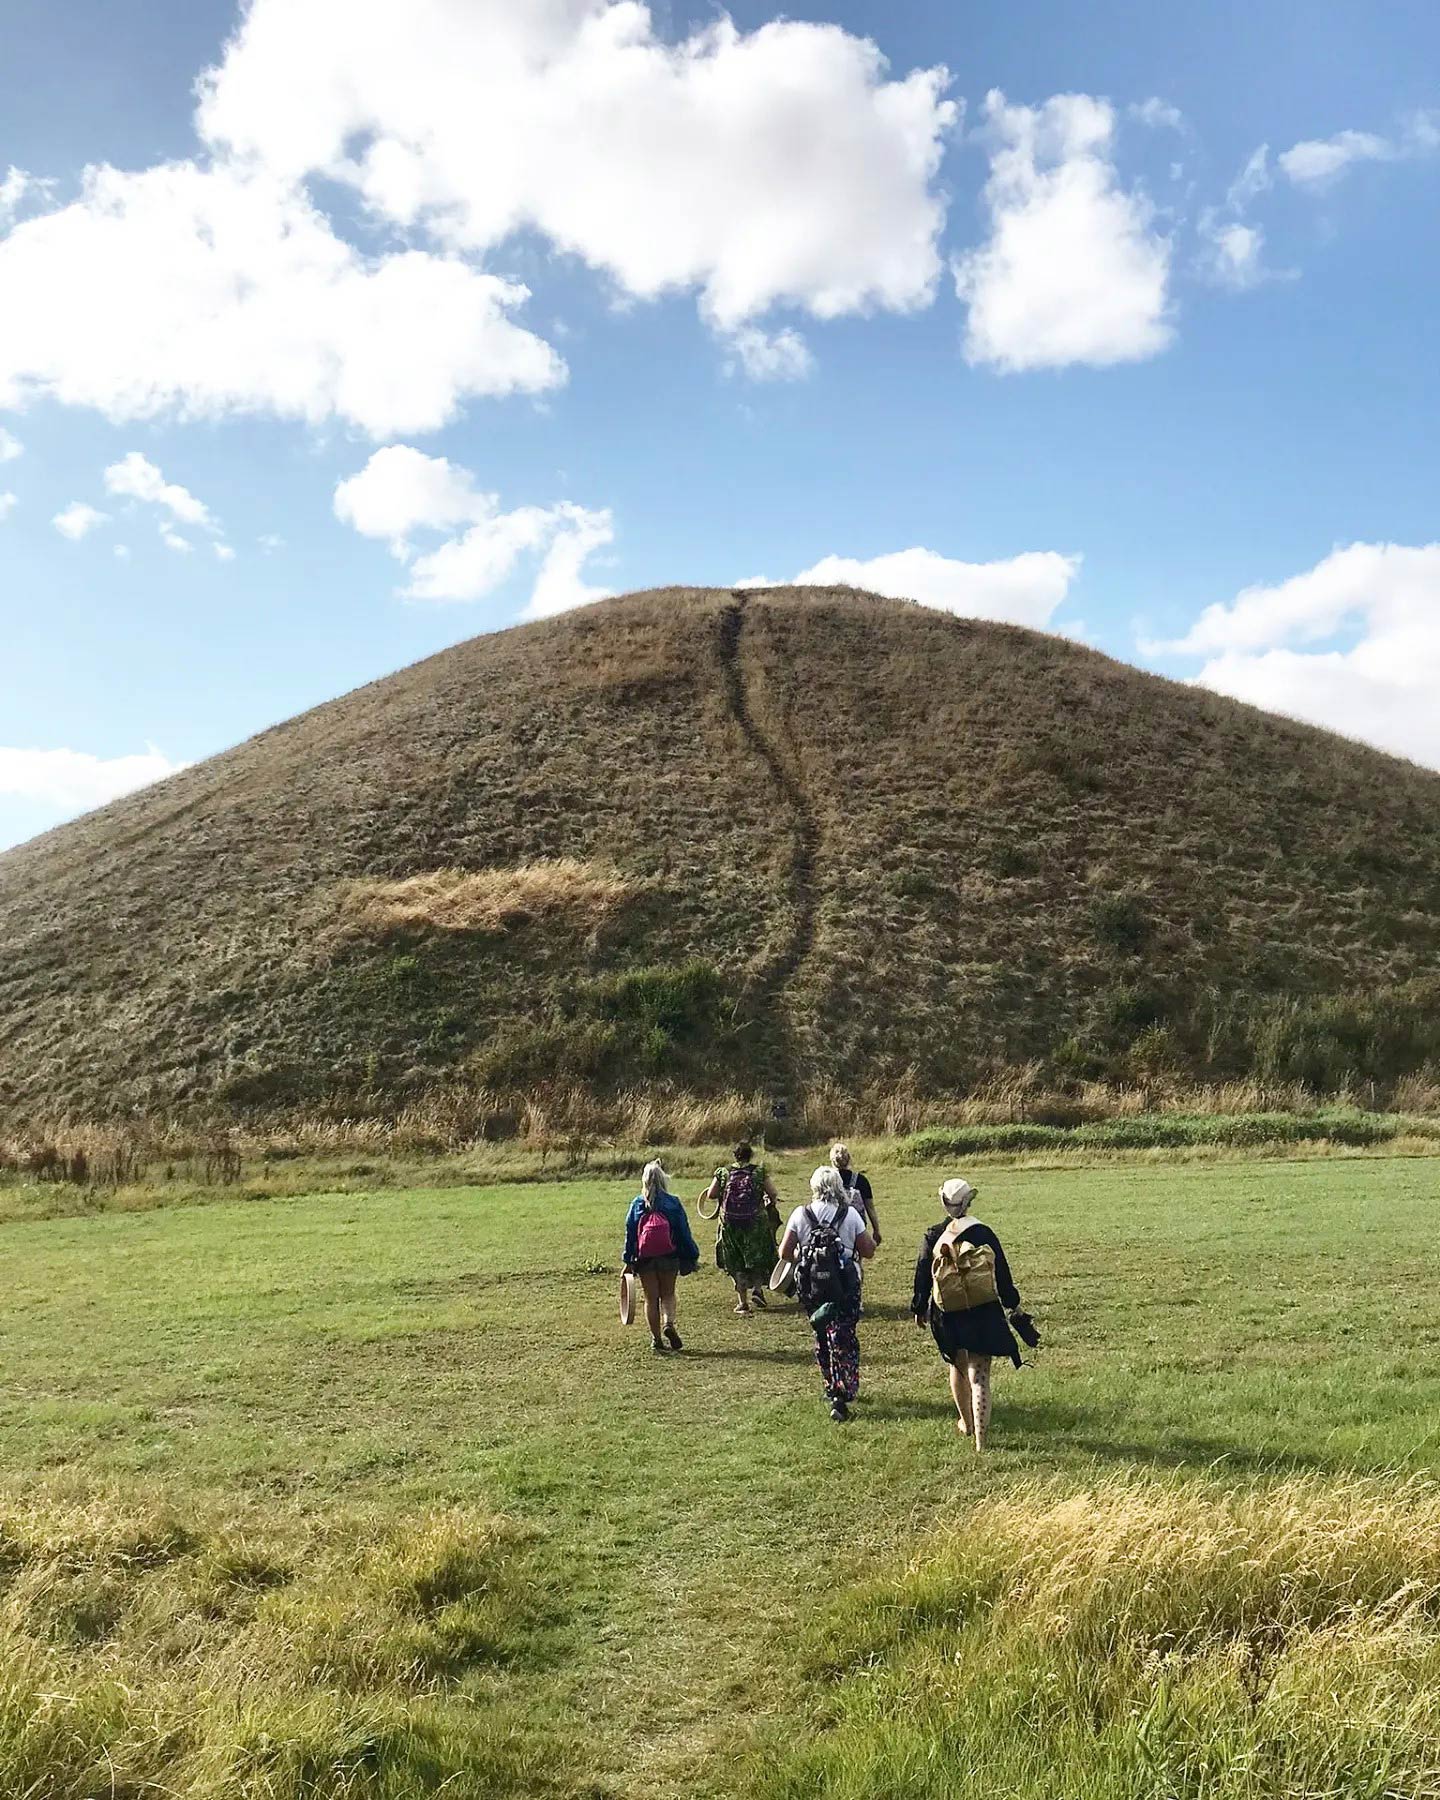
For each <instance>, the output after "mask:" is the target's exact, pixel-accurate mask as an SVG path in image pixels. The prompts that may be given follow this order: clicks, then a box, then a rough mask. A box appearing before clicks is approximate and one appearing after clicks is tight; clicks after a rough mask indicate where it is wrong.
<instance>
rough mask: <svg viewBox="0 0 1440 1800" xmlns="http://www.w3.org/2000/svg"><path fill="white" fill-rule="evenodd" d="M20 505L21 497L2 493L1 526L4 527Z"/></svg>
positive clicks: (0, 499) (0, 506)
mask: <svg viewBox="0 0 1440 1800" xmlns="http://www.w3.org/2000/svg"><path fill="white" fill-rule="evenodd" d="M19 504H20V496H19V495H18V494H12V493H8V492H6V493H0V525H3V524H4V523H5V521H6V519H8V518H9V517H10V515H11V513H12V512H14V510H15V508H16V507H17V506H18V505H19Z"/></svg>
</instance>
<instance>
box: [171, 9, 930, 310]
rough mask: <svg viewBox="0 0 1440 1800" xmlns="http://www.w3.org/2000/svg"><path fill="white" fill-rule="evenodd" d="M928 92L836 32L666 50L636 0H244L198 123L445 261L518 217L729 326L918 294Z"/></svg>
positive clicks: (705, 34)
mask: <svg viewBox="0 0 1440 1800" xmlns="http://www.w3.org/2000/svg"><path fill="white" fill-rule="evenodd" d="M947 84H948V76H947V74H946V72H945V71H944V70H943V69H930V70H922V71H915V72H914V73H912V74H910V75H908V76H906V77H905V78H904V79H902V80H892V79H889V78H888V76H887V72H886V65H885V62H884V59H883V58H882V57H881V55H880V53H879V51H878V50H877V49H876V48H875V46H874V45H873V44H872V43H870V42H868V41H867V40H865V39H863V38H859V37H855V36H853V35H851V34H850V33H849V32H847V31H844V30H842V29H841V28H840V27H838V26H835V25H813V24H804V23H800V22H796V21H791V20H785V19H781V20H776V21H774V22H772V23H770V24H767V25H764V26H762V27H761V28H760V29H758V30H756V31H750V32H745V31H741V30H739V29H738V28H737V27H736V26H735V25H734V24H733V23H732V22H731V21H730V20H729V19H728V18H727V17H725V16H724V15H722V16H721V17H720V18H719V19H718V20H716V22H715V23H714V24H712V25H709V26H707V27H706V28H704V29H702V30H700V31H697V32H696V33H695V34H694V35H692V36H690V37H688V38H686V39H685V40H684V41H682V42H678V43H673V44H671V43H666V42H664V41H663V40H662V39H661V38H660V37H659V36H658V35H657V33H656V30H655V26H654V21H653V19H652V15H651V10H650V8H649V6H647V5H645V4H642V3H641V0H616V3H612V0H528V3H527V4H525V5H516V4H515V3H514V0H417V3H416V4H414V5H412V6H408V7H397V6H395V5H393V4H392V3H391V0H254V4H253V5H251V6H250V8H249V9H248V11H247V12H246V15H245V19H244V23H243V24H242V26H241V28H240V31H239V32H238V33H237V35H236V37H235V38H234V39H233V40H232V42H231V43H230V45H229V46H228V48H227V50H226V53H225V57H224V60H223V62H222V64H221V66H220V67H219V68H218V69H216V70H213V71H211V72H210V73H209V74H208V75H207V76H206V77H205V78H204V81H203V83H202V89H201V106H200V112H199V116H198V123H199V128H200V130H201V132H202V134H203V136H204V137H205V138H206V140H207V141H208V142H209V143H210V144H211V145H212V146H213V147H215V148H216V149H218V150H220V151H221V152H222V153H225V154H229V155H234V156H237V157H242V158H247V159H253V160H254V161H256V162H258V163H259V164H261V165H263V166H264V167H266V168H268V169H270V170H271V171H273V172H274V173H275V174H276V175H277V176H278V177H280V178H281V179H283V180H295V179H298V178H300V177H302V176H304V175H306V174H309V173H323V174H325V175H327V176H329V177H331V178H334V179H338V180H341V181H345V182H349V183H351V184H352V185H354V186H355V187H356V188H358V190H359V191H360V193H361V194H362V195H363V196H364V198H365V200H366V201H367V203H368V204H369V206H370V207H371V208H372V209H373V211H374V212H375V213H376V214H377V215H378V216H379V217H381V218H383V219H386V220H388V221H390V222H391V223H393V224H395V225H398V226H400V227H402V228H405V229H410V228H413V227H416V226H419V227H421V228H423V229H425V230H427V231H429V232H430V233H431V234H433V236H434V238H435V239H436V241H438V242H440V243H443V244H445V245H447V246H449V247H451V248H454V249H458V250H463V251H465V252H476V251H480V252H483V251H488V250H492V249H493V248H494V247H495V246H497V245H499V244H501V243H503V242H504V241H505V240H506V239H508V238H510V237H512V236H514V234H516V233H517V232H520V231H523V230H526V229H533V230H536V231H538V232H540V233H541V234H542V235H543V236H544V237H546V238H547V239H549V241H550V242H551V243H552V244H553V245H554V246H555V247H556V248H557V249H559V250H562V251H565V252H568V253H571V254H573V255H576V256H578V257H580V258H581V259H582V260H583V261H584V262H586V263H587V264H588V265H590V266H591V267H592V268H594V269H597V270H601V271H603V272H604V273H605V274H606V275H608V276H609V277H610V278H611V279H612V280H613V281H614V282H615V284H616V285H617V286H618V287H619V288H620V289H621V290H622V291H623V292H624V293H625V294H628V295H632V296H638V297H642V298H653V297H656V296H658V295H661V294H664V293H667V292H675V291H681V290H687V289H688V290H696V291H698V293H699V296H700V301H701V306H702V309H703V310H704V312H705V314H706V316H707V317H708V318H709V319H711V320H712V321H713V322H714V323H715V324H717V325H718V326H719V327H721V328H722V329H725V330H730V329H733V328H734V327H735V326H737V325H739V324H742V323H744V322H745V321H747V320H750V319H753V318H756V317H758V316H760V315H761V314H763V313H764V312H765V311H767V310H768V309H769V308H771V307H773V306H777V305H794V306H798V307H802V308H804V309H805V310H807V311H808V312H810V313H812V314H814V315H815V316H816V317H818V318H833V317H836V316H838V315H840V314H844V313H853V312H859V311H864V310H867V309H870V308H874V307H884V308H891V309H896V310H904V309H908V308H911V307H915V306H920V305H924V304H926V303H927V302H928V301H929V300H930V298H931V297H932V294H933V290H934V286H935V283H936V280H937V278H938V275H939V270H940V263H939V257H938V252H937V249H936V240H937V237H938V234H939V231H940V229H941V226H942V224H943V218H944V206H943V202H942V199H941V197H940V196H939V194H938V193H937V192H936V191H935V189H934V185H933V183H934V177H935V174H936V172H937V169H938V166H939V161H940V156H941V152H942V149H943V141H944V138H945V136H946V134H947V132H948V131H949V129H950V127H951V126H952V124H953V123H954V121H955V119H956V118H957V117H958V109H957V108H956V107H955V106H954V105H953V103H951V102H949V101H946V100H945V99H944V98H943V93H944V89H945V87H946V86H947Z"/></svg>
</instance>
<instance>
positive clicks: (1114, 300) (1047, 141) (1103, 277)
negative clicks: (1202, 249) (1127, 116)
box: [955, 92, 1173, 370]
mask: <svg viewBox="0 0 1440 1800" xmlns="http://www.w3.org/2000/svg"><path fill="white" fill-rule="evenodd" d="M985 116H986V120H987V131H988V136H989V139H990V145H991V150H990V177H989V180H988V181H987V183H986V187H985V200H986V204H987V206H988V208H989V212H990V220H991V235H990V238H989V241H988V242H987V243H986V244H984V245H983V246H982V247H981V248H980V249H978V250H974V251H971V252H970V253H969V254H968V255H967V256H965V257H963V258H962V259H961V260H960V262H959V263H958V264H957V265H956V269H955V277H956V290H957V292H958V293H959V295H960V298H961V299H962V300H964V301H966V302H968V304H969V308H970V314H969V321H968V325H967V329H966V334H965V355H966V358H967V359H968V360H969V361H970V362H972V363H987V364H991V365H993V366H994V367H996V368H999V369H1003V370H1021V369H1040V368H1060V367H1063V366H1065V365H1067V364H1070V363H1091V364H1096V365H1105V364H1111V363H1120V362H1134V361H1138V360H1140V359H1141V358H1144V357H1147V356H1154V355H1155V354H1157V353H1158V352H1159V351H1161V350H1163V349H1164V348H1165V347H1166V345H1167V344H1169V342H1170V341H1171V338H1172V336H1173V332H1172V329H1171V325H1170V322H1169V318H1168V312H1169V276H1170V257H1171V246H1170V242H1169V240H1168V239H1167V238H1165V237H1162V236H1160V235H1159V234H1158V233H1156V232H1155V231H1154V230H1153V229H1152V210H1151V207H1150V205H1149V203H1148V201H1147V200H1146V199H1145V197H1144V195H1143V194H1142V193H1141V192H1139V191H1138V190H1134V191H1131V192H1126V191H1125V190H1124V189H1123V188H1121V187H1120V186H1119V183H1118V180H1117V173H1116V168H1115V164H1114V162H1113V160H1112V149H1113V143H1114V136H1115V113H1114V108H1113V107H1111V106H1110V104H1109V103H1108V102H1107V101H1104V100H1096V99H1093V98H1091V97H1090V96H1089V95H1085V94H1059V95H1056V96H1055V97H1054V98H1053V99H1050V100H1047V101H1046V102H1045V104H1044V105H1043V106H1041V107H1028V106H1010V105H1009V104H1007V102H1006V100H1005V96H1004V95H1003V94H1001V93H998V92H996V93H992V94H990V95H989V97H988V98H987V100H986V103H985Z"/></svg>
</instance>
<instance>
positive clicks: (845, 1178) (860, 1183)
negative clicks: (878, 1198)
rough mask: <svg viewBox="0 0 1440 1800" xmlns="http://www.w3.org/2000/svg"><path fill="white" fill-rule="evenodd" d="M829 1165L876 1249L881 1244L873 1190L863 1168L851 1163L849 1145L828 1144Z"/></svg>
mask: <svg viewBox="0 0 1440 1800" xmlns="http://www.w3.org/2000/svg"><path fill="white" fill-rule="evenodd" d="M830 1167H831V1168H832V1169H834V1171H835V1172H836V1174H837V1175H838V1176H839V1177H840V1182H841V1185H842V1186H843V1187H844V1189H845V1194H846V1197H847V1198H848V1200H849V1202H850V1204H851V1205H852V1206H853V1207H855V1208H856V1210H857V1211H858V1212H859V1214H860V1216H861V1218H862V1219H863V1220H864V1221H865V1225H866V1228H867V1229H868V1231H869V1233H870V1235H871V1237H872V1238H874V1240H875V1248H876V1249H877V1250H878V1249H879V1248H880V1244H881V1237H880V1220H879V1217H878V1215H877V1214H876V1211H875V1190H874V1189H873V1188H872V1187H871V1186H870V1179H869V1177H868V1176H867V1175H866V1174H865V1171H864V1170H863V1169H857V1168H855V1167H854V1166H853V1165H852V1163H851V1160H850V1150H849V1146H848V1145H846V1144H832V1145H831V1146H830Z"/></svg>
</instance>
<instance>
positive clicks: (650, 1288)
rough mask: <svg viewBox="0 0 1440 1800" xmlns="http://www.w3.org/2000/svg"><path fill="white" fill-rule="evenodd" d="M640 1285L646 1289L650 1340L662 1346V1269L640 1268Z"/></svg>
mask: <svg viewBox="0 0 1440 1800" xmlns="http://www.w3.org/2000/svg"><path fill="white" fill-rule="evenodd" d="M640 1285H641V1287H643V1288H644V1290H645V1323H646V1324H647V1325H648V1326H649V1327H650V1342H651V1343H652V1344H653V1345H654V1346H655V1347H656V1349H657V1350H658V1349H659V1348H660V1271H659V1270H658V1269H647V1268H646V1267H645V1266H644V1265H643V1264H642V1265H641V1268H640Z"/></svg>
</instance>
